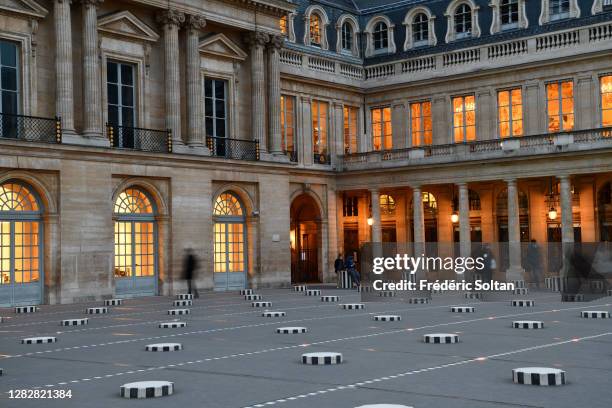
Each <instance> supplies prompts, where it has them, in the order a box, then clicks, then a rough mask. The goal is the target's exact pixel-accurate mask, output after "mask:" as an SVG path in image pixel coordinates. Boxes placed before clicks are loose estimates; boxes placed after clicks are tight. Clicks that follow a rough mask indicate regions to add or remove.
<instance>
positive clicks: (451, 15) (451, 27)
mask: <svg viewBox="0 0 612 408" xmlns="http://www.w3.org/2000/svg"><path fill="white" fill-rule="evenodd" d="M462 4H467V5H468V6H469V7H470V10H471V11H472V35H471V36H470V38H478V37H480V24H479V23H478V10H479V9H480V7H479V6H477V5H476V3H475V2H474V0H453V1H451V2H450V4H449V5H448V7H447V8H446V11H445V12H444V16H445V17H446V21H447V26H446V38H445V41H446V42H447V43H450V42H453V41H455V40H457V33H456V32H455V11H456V10H457V7H459V6H460V5H462Z"/></svg>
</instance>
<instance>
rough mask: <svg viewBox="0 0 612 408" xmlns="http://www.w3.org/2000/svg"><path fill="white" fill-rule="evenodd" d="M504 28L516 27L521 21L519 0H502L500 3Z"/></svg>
mask: <svg viewBox="0 0 612 408" xmlns="http://www.w3.org/2000/svg"><path fill="white" fill-rule="evenodd" d="M499 14H500V18H501V25H502V29H508V28H516V27H518V22H519V0H501V3H500V5H499Z"/></svg>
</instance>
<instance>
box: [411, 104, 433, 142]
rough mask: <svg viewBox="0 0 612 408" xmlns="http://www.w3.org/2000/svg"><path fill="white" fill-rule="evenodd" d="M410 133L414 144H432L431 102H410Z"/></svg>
mask: <svg viewBox="0 0 612 408" xmlns="http://www.w3.org/2000/svg"><path fill="white" fill-rule="evenodd" d="M410 134H411V136H412V146H423V145H431V144H432V141H433V140H432V139H433V137H432V122H431V102H430V101H423V102H414V103H411V104H410Z"/></svg>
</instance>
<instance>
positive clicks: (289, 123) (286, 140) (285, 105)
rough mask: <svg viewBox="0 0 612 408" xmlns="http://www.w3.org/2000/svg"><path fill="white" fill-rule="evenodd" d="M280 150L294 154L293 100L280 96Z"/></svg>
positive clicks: (291, 97) (292, 98) (289, 97)
mask: <svg viewBox="0 0 612 408" xmlns="http://www.w3.org/2000/svg"><path fill="white" fill-rule="evenodd" d="M281 148H282V149H283V151H284V152H286V153H290V154H291V153H293V152H295V98H294V97H293V96H287V95H281Z"/></svg>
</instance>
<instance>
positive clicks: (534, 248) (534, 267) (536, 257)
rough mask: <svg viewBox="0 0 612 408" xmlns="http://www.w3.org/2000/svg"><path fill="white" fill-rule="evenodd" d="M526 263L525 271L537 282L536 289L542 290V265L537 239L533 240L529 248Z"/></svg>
mask: <svg viewBox="0 0 612 408" xmlns="http://www.w3.org/2000/svg"><path fill="white" fill-rule="evenodd" d="M525 261H526V262H525V269H527V272H529V273H530V274H531V279H533V281H534V282H535V286H536V289H540V280H541V279H542V265H541V263H540V247H539V245H538V243H537V241H536V240H535V239H532V240H531V242H530V243H529V246H528V247H527V256H526V259H525Z"/></svg>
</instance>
